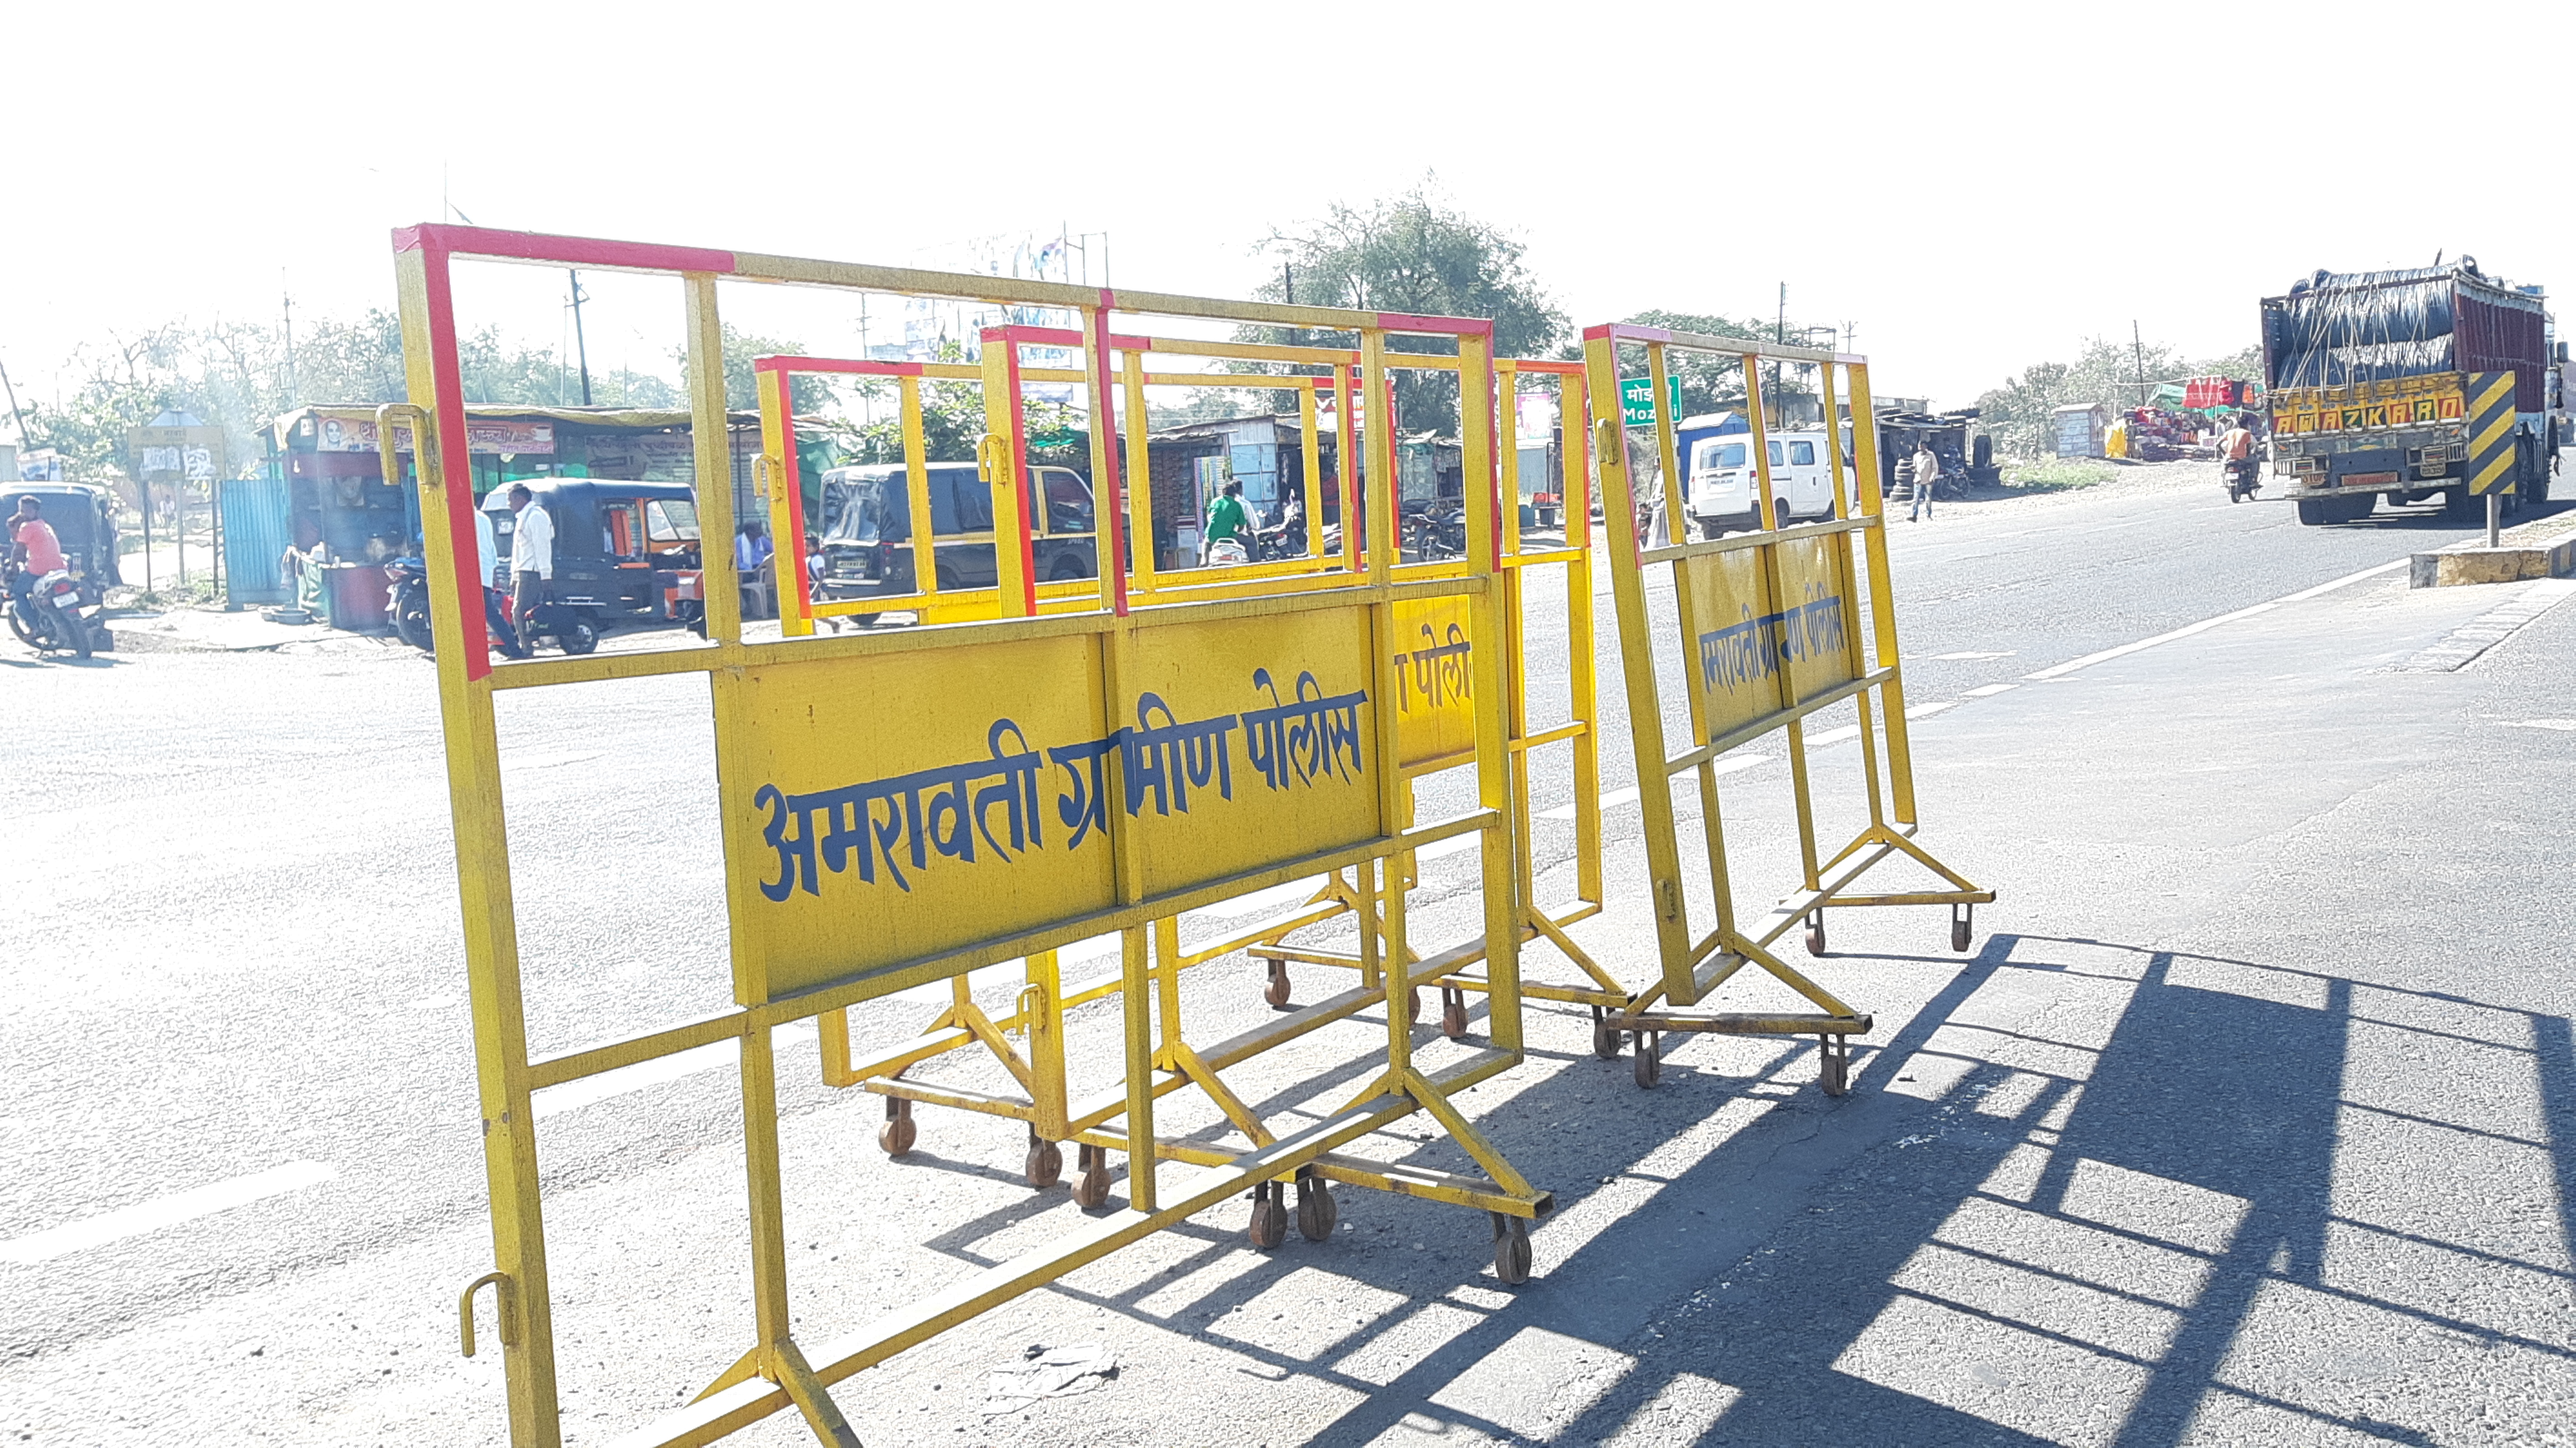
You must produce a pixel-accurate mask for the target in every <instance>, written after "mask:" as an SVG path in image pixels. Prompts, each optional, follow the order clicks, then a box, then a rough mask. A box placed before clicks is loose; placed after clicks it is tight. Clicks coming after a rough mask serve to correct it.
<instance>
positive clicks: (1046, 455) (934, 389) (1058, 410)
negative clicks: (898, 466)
mask: <svg viewBox="0 0 2576 1448" xmlns="http://www.w3.org/2000/svg"><path fill="white" fill-rule="evenodd" d="M726 355H728V356H730V355H732V354H731V351H730V349H728V351H727V354H726ZM932 360H934V361H939V362H962V361H964V360H966V353H965V349H964V348H963V347H961V346H959V345H958V344H957V343H956V342H953V341H950V342H942V343H940V344H939V352H938V355H937V356H936V357H935V358H933V359H932ZM802 380H803V379H799V381H800V382H801V381H802ZM920 386H921V444H922V451H923V453H924V454H925V456H924V457H923V458H922V461H924V462H932V463H969V462H973V461H975V443H976V441H977V439H979V438H981V437H983V435H984V433H985V432H986V431H987V428H986V426H985V417H984V387H983V384H981V383H978V382H966V381H938V380H931V379H924V380H923V381H922V383H921V384H920ZM896 389H897V384H895V383H893V382H890V381H886V380H883V379H879V378H871V379H869V380H867V381H863V382H859V383H856V384H854V387H853V390H854V391H855V392H856V393H857V394H858V395H859V396H861V397H864V398H867V399H869V400H870V401H872V402H873V403H874V404H875V411H876V412H877V414H878V416H877V420H876V421H874V422H857V421H853V420H851V419H850V418H849V417H848V416H847V415H846V414H825V413H824V410H823V409H822V408H821V407H819V406H818V407H815V408H813V409H811V411H810V413H809V410H808V409H807V407H806V406H805V404H804V403H803V402H802V401H800V402H798V403H797V407H796V412H797V418H798V422H799V425H800V426H802V425H803V424H804V420H805V419H806V418H807V417H808V416H812V417H813V418H814V426H816V427H817V428H819V429H820V430H821V431H822V432H824V433H825V434H826V435H828V436H829V437H830V438H831V439H832V441H833V442H834V443H835V444H837V445H838V446H839V448H840V450H841V453H842V456H843V457H844V458H845V459H846V460H847V461H849V462H851V463H899V462H902V461H903V460H904V455H903V418H902V415H901V413H900V412H899V411H898V408H899V405H900V404H899V399H898V397H897V391H896ZM1020 419H1021V423H1022V425H1023V426H1024V427H1025V429H1026V430H1027V434H1028V445H1029V457H1028V461H1029V462H1031V463H1055V464H1062V465H1063V466H1066V467H1072V468H1079V469H1081V470H1082V471H1083V472H1084V473H1086V474H1087V473H1089V472H1090V471H1091V433H1090V431H1089V428H1090V418H1089V415H1088V414H1087V413H1086V412H1085V411H1084V410H1083V409H1082V408H1079V407H1076V406H1073V405H1070V404H1067V403H1061V402H1043V401H1039V400H1036V399H1024V400H1023V401H1022V403H1021V411H1020Z"/></svg>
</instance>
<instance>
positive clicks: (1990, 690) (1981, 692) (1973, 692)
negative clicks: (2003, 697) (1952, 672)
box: [1959, 684, 2021, 699]
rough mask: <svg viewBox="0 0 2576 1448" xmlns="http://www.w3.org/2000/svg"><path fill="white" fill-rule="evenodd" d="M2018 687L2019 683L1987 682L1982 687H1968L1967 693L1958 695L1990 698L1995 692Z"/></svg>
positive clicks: (2005, 692)
mask: <svg viewBox="0 0 2576 1448" xmlns="http://www.w3.org/2000/svg"><path fill="white" fill-rule="evenodd" d="M2020 687H2021V685H2019V684H1988V685H1986V686H1985V687H1984V688H1982V689H1970V690H1969V691H1968V692H1967V693H1965V694H1962V695H1960V696H1959V697H1961V698H1963V699H1991V698H1993V697H1994V696H1995V695H1997V694H2009V693H2011V692H2012V691H2013V690H2015V689H2018V688H2020Z"/></svg>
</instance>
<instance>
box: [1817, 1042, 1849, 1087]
mask: <svg viewBox="0 0 2576 1448" xmlns="http://www.w3.org/2000/svg"><path fill="white" fill-rule="evenodd" d="M1816 1084H1817V1085H1818V1086H1821V1087H1823V1088H1824V1092H1825V1094H1826V1095H1828V1096H1843V1095H1847V1094H1849V1093H1850V1091H1851V1038H1850V1037H1849V1036H1818V1037H1816Z"/></svg>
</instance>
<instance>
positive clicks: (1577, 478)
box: [1201, 358, 1630, 1039]
mask: <svg viewBox="0 0 2576 1448" xmlns="http://www.w3.org/2000/svg"><path fill="white" fill-rule="evenodd" d="M1434 365H1436V359H1434ZM1495 371H1496V373H1497V374H1498V378H1499V391H1500V394H1501V396H1500V403H1501V405H1500V406H1499V407H1498V413H1497V415H1498V416H1499V418H1500V419H1501V426H1500V435H1501V447H1500V448H1499V450H1498V451H1499V455H1500V458H1501V463H1502V473H1503V486H1502V495H1503V497H1504V498H1505V499H1506V500H1507V502H1508V501H1509V500H1514V499H1517V498H1519V497H1521V496H1523V495H1524V494H1528V493H1535V492H1540V491H1543V489H1540V488H1537V487H1533V486H1530V485H1528V484H1527V483H1525V482H1524V480H1523V479H1522V477H1521V471H1522V469H1523V468H1524V466H1526V464H1525V463H1524V461H1523V456H1522V455H1523V449H1522V448H1521V447H1520V446H1519V442H1520V439H1519V436H1518V429H1519V409H1518V407H1517V406H1514V405H1511V404H1512V403H1513V402H1514V401H1515V400H1516V399H1517V396H1518V391H1519V385H1520V382H1521V380H1522V379H1524V378H1534V379H1552V380H1553V381H1554V382H1555V383H1556V385H1557V387H1558V389H1559V391H1558V393H1557V396H1556V398H1555V399H1554V401H1555V403H1556V407H1557V415H1558V416H1559V417H1560V418H1563V419H1565V423H1564V427H1563V429H1562V443H1561V446H1560V448H1559V450H1558V454H1559V455H1558V457H1557V460H1556V462H1555V464H1554V466H1555V467H1556V469H1557V472H1556V474H1555V477H1554V478H1553V479H1551V481H1554V482H1556V484H1557V492H1556V493H1555V494H1554V495H1553V496H1555V497H1556V498H1557V499H1558V500H1559V503H1560V506H1561V507H1562V509H1563V512H1562V518H1563V520H1564V533H1563V536H1562V537H1561V538H1556V537H1553V536H1540V537H1529V536H1524V533H1523V531H1522V524H1521V518H1520V510H1519V509H1518V508H1517V507H1507V509H1506V511H1505V513H1504V515H1503V538H1502V540H1501V550H1500V556H1501V558H1502V562H1503V568H1504V614H1505V617H1506V619H1507V620H1508V625H1509V629H1510V637H1509V640H1508V651H1507V654H1506V662H1507V666H1508V669H1509V686H1510V696H1509V698H1508V699H1507V701H1506V708H1507V710H1508V712H1509V716H1510V728H1511V749H1512V755H1513V764H1514V770H1513V777H1512V778H1513V785H1512V787H1513V790H1514V796H1515V804H1516V805H1517V808H1516V809H1515V810H1514V813H1513V819H1514V824H1515V827H1516V828H1517V829H1518V830H1519V831H1520V832H1521V838H1520V850H1519V852H1518V859H1519V860H1520V862H1521V870H1522V876H1521V889H1520V896H1521V912H1522V921H1521V928H1520V938H1521V941H1522V942H1523V943H1529V942H1535V941H1545V942H1547V943H1548V944H1550V945H1553V946H1554V947H1555V948H1556V949H1557V950H1558V951H1559V952H1560V953H1561V954H1563V955H1564V956H1565V957H1566V958H1567V959H1568V960H1569V961H1571V962H1572V963H1573V964H1574V965H1575V967H1576V968H1577V970H1578V971H1579V972H1580V973H1581V975H1582V977H1583V980H1582V981H1581V982H1580V983H1577V984H1556V983H1552V982H1546V981H1537V980H1531V979H1529V978H1527V976H1526V974H1524V975H1523V977H1522V979H1521V981H1520V993H1521V994H1522V995H1523V996H1526V997H1537V998H1540V999H1544V1000H1556V1001H1564V1002H1568V1003H1571V1004H1576V1005H1583V1006H1588V1007H1589V1008H1590V1009H1591V1011H1592V1014H1593V1019H1594V1021H1595V1023H1596V1031H1595V1036H1596V1039H1598V1038H1599V1037H1600V1028H1599V1023H1601V1022H1603V1021H1605V1020H1606V1019H1607V1018H1608V1016H1609V1015H1610V1014H1612V1013H1614V1012H1616V1011H1619V1010H1622V1009H1624V1008H1625V1007H1626V1006H1627V1004H1628V1002H1629V999H1630V993H1629V992H1628V991H1627V989H1625V988H1624V987H1623V986H1622V985H1621V984H1620V982H1619V981H1618V979H1617V978H1616V977H1615V976H1613V975H1612V974H1611V973H1610V972H1609V971H1608V970H1606V969H1605V968H1603V967H1602V965H1601V964H1600V963H1599V962H1597V961H1595V960H1594V959H1593V958H1592V956H1591V954H1590V953H1589V952H1587V951H1586V950H1585V949H1584V948H1583V947H1582V946H1581V945H1580V944H1578V943H1577V942H1576V941H1575V940H1574V938H1573V937H1572V936H1571V935H1570V934H1568V931H1569V930H1570V929H1571V928H1572V927H1573V926H1574V925H1575V924H1577V923H1578V922H1580V921H1582V920H1585V919H1588V918H1590V917H1591V916H1593V915H1596V914H1599V913H1600V910H1601V905H1602V899H1603V894H1602V889H1603V887H1602V871H1601V763H1600V759H1601V747H1600V741H1601V731H1600V713H1599V708H1598V692H1597V689H1596V686H1595V679H1594V667H1593V661H1594V658H1595V635H1594V632H1593V602H1592V599H1593V592H1592V589H1593V578H1594V566H1593V548H1592V530H1591V527H1590V516H1591V488H1590V485H1589V482H1588V471H1589V470H1588V467H1587V463H1586V456H1585V439H1586V429H1585V419H1586V416H1587V408H1586V404H1585V401H1584V387H1585V383H1584V375H1583V364H1582V363H1579V362H1559V361H1542V360H1535V359H1522V358H1506V359H1504V360H1503V361H1502V362H1500V363H1499V364H1497V365H1496V368H1495ZM1546 441H1547V440H1546V439H1540V443H1541V444H1542V451H1544V444H1545V443H1546ZM1542 466H1544V465H1542ZM1551 564H1553V565H1561V566H1562V567H1563V569H1564V575H1563V577H1564V607H1565V613H1564V622H1565V651H1566V668H1567V690H1566V695H1567V697H1566V712H1567V714H1568V716H1569V717H1568V718H1567V719H1566V720H1564V721H1563V722H1561V723H1557V724H1553V725H1549V726H1547V727H1544V728H1538V729H1533V728H1532V727H1531V724H1530V712H1531V698H1530V682H1531V671H1530V668H1529V662H1530V659H1531V657H1532V655H1531V653H1530V650H1529V649H1528V647H1527V646H1526V637H1527V632H1528V628H1529V623H1530V620H1531V617H1532V614H1533V609H1534V607H1535V601H1534V598H1533V595H1532V593H1531V589H1530V585H1529V583H1528V579H1529V577H1530V571H1531V570H1533V569H1536V568H1538V567H1541V566H1543V565H1551ZM1415 566H1416V567H1417V568H1421V569H1423V570H1424V571H1429V572H1437V571H1440V570H1441V569H1443V568H1454V567H1455V566H1456V565H1449V564H1439V563H1433V564H1427V565H1423V564H1417V565H1415ZM1455 614H1456V610H1455V609H1454V608H1452V607H1450V606H1449V605H1447V604H1446V603H1426V604H1420V605H1414V606H1412V607H1411V608H1409V609H1407V610H1402V611H1399V613H1398V615H1397V619H1398V634H1399V639H1400V642H1401V643H1402V644H1403V645H1405V647H1402V648H1399V649H1398V651H1397V654H1396V659H1395V662H1396V666H1397V670H1398V674H1399V680H1400V682H1399V684H1398V688H1397V695H1396V697H1397V704H1398V719H1399V724H1400V726H1401V728H1400V735H1401V737H1402V738H1403V740H1404V767H1405V771H1406V774H1407V775H1408V777H1411V778H1415V779H1419V778H1422V777H1424V776H1427V775H1431V774H1436V773H1439V772H1441V771H1443V770H1447V769H1453V768H1456V767H1458V766H1459V765H1460V764H1461V763H1462V762H1464V761H1466V760H1467V759H1469V758H1470V750H1469V749H1468V744H1469V742H1470V741H1471V740H1472V734H1473V728H1472V723H1473V717H1474V709H1473V701H1472V700H1471V699H1470V698H1469V697H1468V696H1467V693H1466V689H1467V687H1468V686H1469V684H1470V682H1471V681H1470V679H1469V677H1468V674H1467V671H1466V669H1465V667H1464V665H1465V663H1466V660H1467V657H1468V656H1469V654H1470V653H1471V652H1472V648H1473V641H1472V639H1471V638H1470V637H1469V636H1468V631H1467V630H1465V629H1464V628H1463V626H1462V620H1460V619H1458V618H1456V617H1455V616H1454V615H1455ZM1556 744H1565V745H1567V746H1569V750H1570V753H1571V769H1570V771H1569V772H1570V775H1571V778H1572V782H1573V798H1572V800H1571V801H1569V803H1568V804H1567V805H1566V806H1565V807H1564V808H1563V809H1562V810H1561V811H1559V813H1561V814H1563V815H1564V816H1565V817H1567V818H1568V819H1569V821H1570V823H1571V824H1572V825H1573V836H1574V838H1573V846H1574V849H1573V855H1572V861H1571V862H1572V864H1573V866H1574V873H1575V881H1574V892H1573V896H1572V898H1571V899H1570V900H1567V901H1565V902H1563V903H1560V904H1557V905H1554V906H1550V905H1546V904H1543V903H1541V901H1540V900H1539V897H1538V888H1537V881H1536V878H1535V869H1536V860H1537V852H1536V840H1535V839H1534V838H1533V832H1534V830H1535V828H1536V826H1535V819H1536V815H1535V814H1534V813H1533V811H1532V809H1531V807H1530V787H1531V781H1532V779H1533V777H1534V774H1535V760H1534V758H1533V756H1534V754H1535V753H1536V752H1537V751H1539V750H1542V749H1545V748H1548V747H1549V746H1552V745H1556ZM1408 798H1410V796H1408ZM1405 878H1406V881H1407V883H1412V882H1414V880H1415V879H1416V878H1417V876H1416V871H1415V868H1414V862H1413V861H1410V860H1408V861H1406V862H1405ZM1358 908H1359V904H1358V899H1357V892H1356V890H1355V888H1354V886H1353V885H1352V883H1351V882H1350V881H1347V880H1344V879H1341V878H1338V877H1336V878H1334V879H1331V880H1328V881H1326V882H1325V883H1324V885H1323V887H1322V888H1321V889H1320V890H1319V891H1318V892H1317V893H1316V895H1315V897H1314V898H1313V899H1312V900H1310V901H1308V902H1307V903H1306V905H1305V907H1304V908H1302V909H1301V910H1300V911H1298V912H1297V913H1295V914H1293V915H1291V916H1289V917H1288V918H1287V919H1286V920H1285V921H1279V922H1269V923H1268V924H1267V925H1265V926H1256V927H1254V928H1252V929H1251V930H1248V931H1244V932H1241V933H1240V934H1238V935H1237V936H1235V937H1233V938H1230V939H1228V940H1225V941H1219V942H1213V943H1211V944H1210V945H1207V946H1204V947H1202V948H1201V952H1202V953H1203V954H1204V955H1206V956H1212V955H1214V954H1216V953H1221V952H1223V951H1230V950H1234V949H1238V948H1242V947H1243V946H1244V945H1245V944H1246V942H1251V953H1252V954H1253V955H1255V956H1257V957H1259V958H1262V959H1265V960H1268V961H1269V962H1270V991H1269V999H1270V1002H1271V1004H1273V1005H1275V1006H1285V1005H1287V1004H1288V1003H1289V1001H1290V1000H1291V999H1292V996H1293V987H1292V983H1291V979H1290V976H1289V966H1290V965H1291V964H1292V963H1295V964H1306V965H1320V966H1333V967H1341V968H1354V967H1356V966H1357V965H1358V964H1359V959H1358V956H1357V955H1356V954H1355V953H1353V952H1351V951H1347V950H1329V949H1323V948H1320V947H1316V946H1308V945H1297V944H1292V943H1290V942H1289V941H1288V939H1287V937H1288V935H1289V934H1290V933H1291V932H1292V931H1294V930H1297V929H1302V928H1304V927H1306V926H1308V925H1312V924H1316V923H1320V922H1322V921H1328V920H1331V919H1333V918H1334V917H1335V915H1336V914H1339V913H1345V912H1352V911H1356V910H1357V909H1358ZM1484 945H1485V943H1484V939H1483V937H1481V936H1478V937H1475V938H1472V939H1469V940H1465V941H1461V942H1459V943H1458V944H1456V945H1453V946H1451V947H1450V948H1449V949H1447V950H1444V951H1441V952H1439V953H1437V954H1435V955H1433V956H1430V957H1428V958H1425V959H1421V960H1418V961H1416V962H1415V964H1416V966H1417V969H1418V970H1419V971H1420V973H1421V977H1422V979H1423V983H1424V984H1426V985H1436V986H1437V987H1439V989H1440V992H1441V1003H1440V1005H1441V1009H1440V1027H1441V1030H1442V1031H1443V1032H1444V1033H1445V1034H1447V1035H1449V1036H1451V1037H1453V1038H1454V1037H1458V1036H1463V1035H1464V1034H1465V1033H1466V1030H1467V1002H1466V995H1467V993H1468V992H1470V991H1481V990H1483V989H1485V984H1486V983H1485V979H1484V976H1483V975H1482V973H1481V972H1480V971H1479V970H1478V969H1477V966H1478V964H1479V962H1481V961H1482V960H1483V958H1484ZM1523 965H1524V968H1525V967H1526V962H1523ZM1411 1008H1412V1009H1415V1010H1417V1011H1418V1010H1419V1007H1418V1006H1411Z"/></svg>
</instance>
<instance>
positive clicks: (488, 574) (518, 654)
mask: <svg viewBox="0 0 2576 1448" xmlns="http://www.w3.org/2000/svg"><path fill="white" fill-rule="evenodd" d="M500 551H501V548H500V544H499V542H498V541H497V539H496V538H495V537H494V534H493V528H492V515H491V514H490V513H488V512H486V511H485V510H483V509H482V508H480V507H478V508H476V509H475V510H474V562H475V565H476V567H477V569H478V570H479V571H478V572H477V573H476V574H475V575H474V582H475V583H476V584H477V585H478V586H479V587H480V588H481V590H482V594H483V632H484V633H485V634H486V635H487V636H489V637H490V639H491V642H492V646H493V647H494V648H497V649H499V650H500V651H501V652H502V653H504V654H507V655H509V656H510V657H511V658H514V659H524V658H526V657H527V656H528V653H527V650H525V649H522V648H520V647H519V634H518V631H517V630H516V629H513V628H511V627H510V615H509V612H508V610H506V609H504V608H502V607H501V600H502V594H501V590H499V589H497V588H495V587H493V586H492V578H493V570H494V568H495V567H496V566H497V565H498V564H499V562H500V556H499V555H500Z"/></svg>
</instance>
